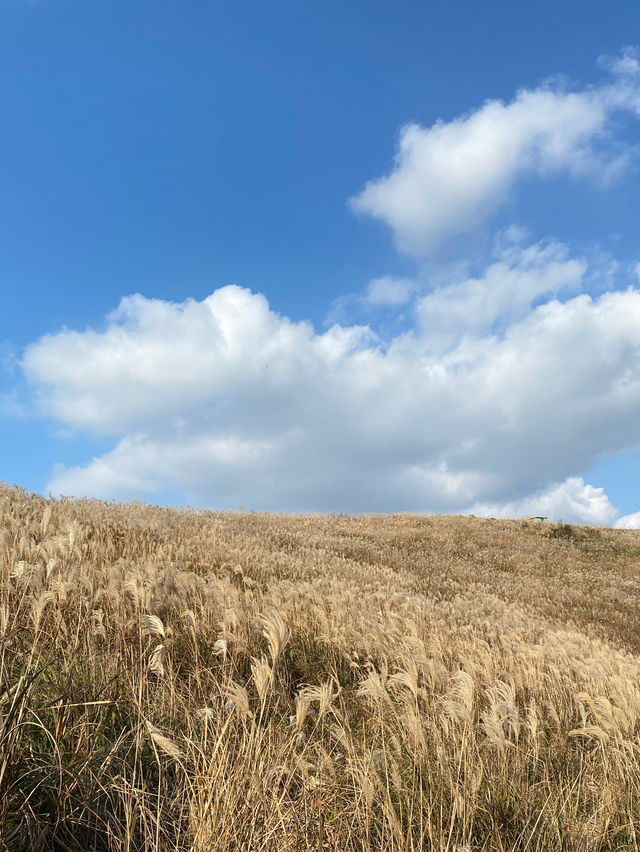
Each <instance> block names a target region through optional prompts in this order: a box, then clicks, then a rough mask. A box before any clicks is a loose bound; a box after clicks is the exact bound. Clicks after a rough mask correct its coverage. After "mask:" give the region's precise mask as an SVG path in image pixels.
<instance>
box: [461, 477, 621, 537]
mask: <svg viewBox="0 0 640 852" xmlns="http://www.w3.org/2000/svg"><path fill="white" fill-rule="evenodd" d="M471 511H472V513H473V514H474V515H480V516H484V517H493V518H522V517H533V516H540V515H542V516H544V517H547V518H551V519H553V520H563V521H567V522H571V523H579V524H595V525H599V526H606V525H608V524H610V523H611V522H612V521H613V519H614V518H615V516H616V514H617V511H616V509H615V507H614V506H612V505H611V503H610V501H609V498H608V497H607V495H606V494H605V493H604V489H602V488H594V487H593V485H588V484H587V483H586V482H585V481H584V480H583V479H581V478H580V477H570V478H569V479H567V480H566V481H565V482H561V483H559V484H556V485H552V486H550V487H549V488H547V489H544V490H542V491H540V492H538V493H537V494H532V495H530V496H528V497H525V498H524V499H522V500H516V501H514V502H512V503H505V504H502V505H500V504H498V505H483V504H478V505H476V506H473V508H472V509H471ZM616 526H618V524H616Z"/></svg>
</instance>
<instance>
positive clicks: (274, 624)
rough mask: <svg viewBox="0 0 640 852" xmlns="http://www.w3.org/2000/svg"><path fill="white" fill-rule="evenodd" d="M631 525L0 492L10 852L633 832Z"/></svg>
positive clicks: (525, 844) (639, 628) (636, 836)
mask: <svg viewBox="0 0 640 852" xmlns="http://www.w3.org/2000/svg"><path fill="white" fill-rule="evenodd" d="M639 601H640V533H637V532H634V531H622V530H621V531H613V530H604V529H602V530H595V529H589V528H585V527H572V526H568V525H554V524H548V523H534V522H527V521H494V520H481V519H474V518H463V517H424V516H418V515H397V516H389V517H357V518H351V517H343V516H299V517H287V516H280V515H269V514H251V513H235V512H232V513H221V512H194V511H186V510H184V511H181V510H172V509H161V508H155V507H149V506H142V505H137V504H131V505H113V504H106V503H100V502H95V501H76V502H72V501H67V500H61V501H55V500H54V501H47V500H45V499H43V498H41V497H38V496H30V495H27V494H25V493H24V492H23V491H21V490H19V489H15V488H14V489H10V488H7V487H3V486H0V848H1V849H4V850H12V852H14V850H21V849H25V850H26V849H29V850H32V849H33V850H53V849H59V850H73V849H77V850H89V849H96V850H107V849H108V850H142V849H149V850H151V849H153V850H156V849H157V850H194V852H205V850H216V852H217V850H220V852H231V850H246V852H258V850H274V852H275V850H277V852H280V850H283V852H284V851H285V850H291V851H292V852H293V850H318V851H319V850H372V852H373V850H376V851H377V850H398V852H399V850H406V852H409V850H414V851H415V852H417V850H422V849H426V850H451V852H453V850H468V852H470V850H481V849H485V850H494V849H495V850H511V849H522V850H524V849H531V850H576V852H577V850H585V852H586V850H605V849H606V850H618V849H619V850H622V849H634V850H637V849H638V848H639V845H640V737H639V734H640V656H639V655H640V622H639V620H638V604H639Z"/></svg>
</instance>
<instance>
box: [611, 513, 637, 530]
mask: <svg viewBox="0 0 640 852" xmlns="http://www.w3.org/2000/svg"><path fill="white" fill-rule="evenodd" d="M614 526H615V527H617V528H618V529H620V530H640V512H634V513H633V514H632V515H623V516H622V517H621V518H618V520H617V521H616V522H615V524H614Z"/></svg>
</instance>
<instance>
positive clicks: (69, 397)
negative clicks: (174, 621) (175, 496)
mask: <svg viewBox="0 0 640 852" xmlns="http://www.w3.org/2000/svg"><path fill="white" fill-rule="evenodd" d="M603 65H604V66H605V67H604V71H603V73H604V74H605V75H606V76H605V78H604V81H603V82H602V84H601V85H599V86H592V87H590V88H586V89H582V90H575V89H570V88H569V87H568V86H566V85H565V84H564V83H562V82H555V83H546V84H544V85H543V86H540V87H539V88H537V89H533V90H522V91H520V92H518V93H517V94H516V96H515V97H514V99H513V100H512V101H511V102H509V103H502V102H499V101H487V102H486V103H484V104H483V105H482V106H480V107H479V108H478V109H477V110H475V111H474V112H471V113H468V114H466V115H464V116H461V117H459V118H455V119H453V120H452V121H449V122H444V121H438V122H436V123H435V124H433V125H432V126H430V127H421V126H419V125H417V124H412V125H409V126H407V127H405V128H404V129H403V130H402V131H401V133H400V139H399V147H398V153H397V155H396V158H395V163H394V165H393V168H392V170H391V171H390V173H389V174H388V175H386V176H384V177H382V178H378V179H374V180H372V181H371V182H370V183H369V184H367V186H366V187H365V188H364V189H363V190H362V191H361V192H360V193H359V194H358V195H356V196H355V197H354V198H353V199H352V200H351V202H350V204H351V206H352V207H353V208H354V209H355V210H356V211H357V212H359V213H361V214H366V215H368V216H371V217H374V218H376V219H379V220H381V221H382V222H383V223H385V225H387V226H388V227H389V229H390V230H391V232H392V234H393V237H394V240H395V243H396V246H397V248H398V250H399V251H400V252H402V253H404V254H405V255H408V256H409V257H410V258H412V259H413V260H414V261H415V263H416V277H415V280H413V279H406V278H402V279H394V278H392V277H389V276H384V275H383V276H381V277H380V278H377V279H374V280H373V281H372V282H370V284H369V286H368V288H367V289H366V291H365V292H364V293H363V294H362V295H361V296H358V297H357V298H359V299H360V300H361V302H362V303H363V304H368V305H370V306H375V308H376V310H379V311H386V312H389V313H390V314H393V312H394V311H396V312H397V311H402V312H404V313H405V314H407V315H408V316H409V317H410V318H411V324H410V327H409V328H408V329H407V328H405V329H404V330H403V331H402V332H400V333H396V334H395V335H391V336H386V337H385V336H383V335H381V334H380V333H377V332H376V331H375V330H374V329H373V328H372V327H370V326H369V325H354V324H350V323H348V322H342V323H341V324H334V325H332V326H331V327H330V328H328V330H326V331H323V332H318V331H317V330H316V329H315V328H314V327H313V325H312V324H311V323H308V322H293V321H291V320H290V319H288V318H287V317H284V316H281V315H279V314H277V313H275V312H274V311H273V310H271V308H270V306H269V304H268V301H267V299H266V298H265V296H263V295H261V294H257V293H252V292H250V291H249V290H247V289H244V288H242V287H238V286H226V287H222V288H220V289H217V290H215V291H214V292H213V293H212V294H211V295H210V296H208V297H207V298H206V299H204V300H203V301H194V300H192V299H187V300H186V301H184V302H183V303H180V304H176V303H169V302H166V301H161V300H154V299H148V298H144V297H142V296H140V295H133V296H127V297H125V298H124V299H123V300H122V301H121V303H120V306H119V307H118V308H117V310H116V311H114V312H113V313H112V314H111V315H110V316H108V317H107V319H106V326H105V328H104V329H103V330H101V331H96V330H92V329H89V330H86V331H73V330H68V329H64V330H62V331H59V332H55V333H52V334H50V335H47V336H45V337H42V338H41V339H39V340H37V341H35V342H34V343H32V344H31V345H30V346H29V347H28V348H27V349H26V351H25V353H24V356H23V360H22V369H23V372H24V376H25V378H26V380H27V382H28V385H29V387H30V388H31V391H32V393H33V394H34V396H35V398H36V400H37V404H38V407H39V410H40V412H41V413H42V414H44V415H45V416H47V417H49V418H51V419H53V420H54V421H56V422H57V423H59V424H61V425H62V426H63V427H65V428H66V429H70V430H79V431H82V432H83V433H85V434H89V435H95V436H101V437H104V436H107V437H109V438H111V439H112V441H113V447H112V449H111V450H109V451H108V452H106V453H105V454H104V455H101V456H99V457H96V458H93V459H92V460H91V461H89V462H88V463H86V464H84V465H81V466H78V467H66V468H65V467H59V468H58V469H57V470H56V471H55V472H54V474H53V477H52V480H51V482H50V486H49V487H50V489H51V490H52V491H53V492H54V493H63V494H68V495H87V496H96V497H101V498H114V499H132V498H139V499H153V497H154V495H157V494H161V493H166V492H174V493H175V492H177V493H180V494H182V495H183V496H184V499H185V500H187V501H189V502H190V503H192V504H195V505H208V506H216V507H221V508H225V507H234V506H239V505H244V506H246V507H247V508H252V509H274V510H285V511H316V510H317V511H381V512H384V511H436V512H459V511H467V512H473V513H475V514H485V515H493V516H503V517H509V516H520V515H533V514H535V515H540V514H542V515H547V516H549V517H552V518H562V519H563V520H567V521H583V522H588V523H596V524H611V523H616V524H617V525H618V526H621V527H625V526H640V512H639V513H637V514H636V515H630V516H626V517H624V518H619V519H617V520H616V518H617V515H618V512H617V511H616V509H615V507H614V506H613V505H612V504H611V502H610V501H609V499H608V498H607V496H606V494H605V493H604V492H603V490H602V489H601V488H596V487H594V486H592V485H591V484H588V483H586V482H585V481H584V480H583V479H582V478H581V477H580V476H579V473H580V471H584V470H586V469H588V468H589V467H590V466H592V465H593V464H594V463H595V462H596V461H597V460H598V459H599V458H600V457H601V456H602V454H603V453H611V452H616V451H624V450H627V449H631V448H634V447H637V446H638V435H637V425H636V424H637V422H638V418H639V416H640V289H639V287H638V284H639V281H638V278H637V276H636V271H635V270H633V269H630V270H629V271H628V276H627V280H626V282H625V287H624V289H619V288H618V289H611V288H610V287H609V285H608V281H607V279H606V275H604V273H603V272H602V270H601V269H600V268H598V266H597V264H596V265H594V263H593V260H590V259H588V258H586V257H584V256H581V255H580V254H578V253H576V252H574V251H572V249H571V247H570V246H568V245H566V244H564V243H563V242H562V241H561V240H559V239H555V238H549V237H547V238H545V239H543V240H538V241H535V242H528V241H527V240H526V238H525V236H524V233H523V232H522V231H521V230H520V229H518V228H515V227H513V228H509V229H506V230H503V231H502V232H501V234H500V235H499V238H498V239H496V240H495V241H494V247H493V253H492V256H491V257H488V258H486V259H485V262H484V266H483V268H482V270H481V271H480V272H479V273H476V274H474V275H470V274H468V273H466V272H465V273H462V274H460V273H459V274H458V275H457V277H454V276H452V274H451V272H450V271H449V272H448V273H446V275H445V274H444V273H443V278H442V280H441V283H439V284H438V286H435V287H434V286H433V285H431V286H429V285H428V281H427V280H426V278H425V276H424V274H423V269H424V264H425V263H426V262H429V263H431V268H432V269H433V268H434V266H433V265H434V264H437V263H438V261H437V258H438V255H439V252H440V251H441V250H442V249H443V247H445V246H450V245H451V241H452V240H455V238H456V237H458V236H459V235H461V234H468V233H472V232H475V231H477V230H478V229H480V228H483V227H486V226H487V224H488V223H490V221H491V218H492V217H493V216H494V214H495V213H496V211H497V210H498V209H499V208H500V207H502V206H505V205H507V204H508V202H509V197H510V193H511V191H512V190H513V188H514V187H515V186H516V185H517V183H518V181H520V180H522V179H525V178H526V179H528V180H530V179H531V178H532V177H535V178H536V179H539V180H544V179H547V178H549V177H551V176H553V175H557V174H559V173H565V174H567V175H570V176H572V177H573V178H575V179H580V180H586V181H591V182H593V183H594V184H596V185H598V186H599V189H598V190H597V191H603V190H602V187H603V186H606V185H609V184H611V183H613V182H615V181H616V179H618V178H619V176H620V175H621V174H623V173H624V171H625V170H626V169H629V168H631V167H632V166H633V164H634V158H635V151H634V149H633V146H630V145H628V146H627V145H625V144H624V143H623V142H622V141H621V140H620V139H619V138H618V137H617V135H616V132H615V131H616V127H617V126H618V123H619V122H620V121H621V120H628V121H632V120H635V119H637V117H638V116H639V115H640V62H639V60H638V54H637V53H636V52H635V51H633V50H631V49H628V50H626V51H624V52H623V53H622V55H621V56H620V57H618V58H616V59H612V60H608V61H606V62H605V63H603ZM459 260H460V261H461V263H460V264H459V266H458V267H457V268H458V269H461V268H464V260H465V259H464V258H461V259H459ZM639 268H640V267H639ZM599 276H601V279H602V280H599ZM594 281H595V282H596V286H595V288H594V286H593V282H594ZM588 285H589V286H588ZM587 289H589V291H590V292H593V291H594V289H595V290H596V291H597V292H598V293H599V295H598V296H597V297H594V296H592V295H589V293H588V292H586V291H587ZM345 304H346V305H347V308H346V309H348V302H346V303H345Z"/></svg>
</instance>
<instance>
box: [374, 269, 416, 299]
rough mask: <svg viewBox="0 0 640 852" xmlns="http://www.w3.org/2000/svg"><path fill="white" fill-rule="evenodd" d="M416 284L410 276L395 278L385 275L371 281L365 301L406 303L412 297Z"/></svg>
mask: <svg viewBox="0 0 640 852" xmlns="http://www.w3.org/2000/svg"><path fill="white" fill-rule="evenodd" d="M415 286H416V285H415V282H414V281H412V280H411V279H410V278H393V277H392V276H390V275H384V276H382V277H381V278H374V279H372V280H371V281H370V282H369V285H368V287H367V290H366V293H365V301H366V302H368V303H369V304H370V305H391V306H398V305H404V304H406V303H407V302H408V301H409V299H410V298H411V296H412V294H413V292H414V290H415Z"/></svg>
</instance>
